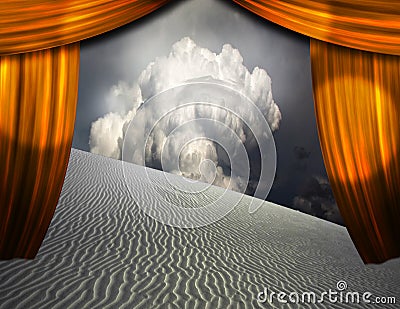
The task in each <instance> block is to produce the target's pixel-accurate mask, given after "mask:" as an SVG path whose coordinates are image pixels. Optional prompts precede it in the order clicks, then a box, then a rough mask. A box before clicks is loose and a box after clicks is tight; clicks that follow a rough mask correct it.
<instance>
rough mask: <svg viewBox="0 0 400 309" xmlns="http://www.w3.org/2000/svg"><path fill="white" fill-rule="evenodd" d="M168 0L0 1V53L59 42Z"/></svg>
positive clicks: (133, 16) (101, 28) (80, 37)
mask: <svg viewBox="0 0 400 309" xmlns="http://www.w3.org/2000/svg"><path fill="white" fill-rule="evenodd" d="M167 2H168V0H155V1H150V0H147V1H146V0H118V1H110V0H56V1H44V0H12V1H7V0H6V1H1V2H0V56H2V55H7V54H14V53H22V52H31V51H35V50H40V49H45V48H50V47H55V46H61V45H64V44H70V43H73V42H79V41H81V40H83V39H86V38H89V37H92V36H95V35H98V34H100V33H104V32H107V31H110V30H112V29H115V28H117V27H120V26H122V25H125V24H127V23H129V22H131V21H133V20H135V19H138V18H140V17H142V16H144V15H146V14H148V13H150V12H152V11H154V10H155V9H157V8H159V7H160V6H162V5H163V4H165V3H167Z"/></svg>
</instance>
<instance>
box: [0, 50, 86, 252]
mask: <svg viewBox="0 0 400 309" xmlns="http://www.w3.org/2000/svg"><path fill="white" fill-rule="evenodd" d="M78 77H79V43H74V44H71V45H66V46H62V47H58V48H54V49H47V50H44V51H40V52H34V53H27V54H21V55H11V56H4V57H1V58H0V102H1V108H0V149H1V151H0V205H1V207H0V257H1V258H3V259H4V258H12V257H26V258H33V257H34V256H35V255H36V252H37V251H38V249H39V247H40V244H41V242H42V239H43V237H44V235H45V233H46V230H47V227H48V225H49V224H50V221H51V218H52V216H53V212H54V209H55V206H56V204H57V200H58V197H59V194H60V191H61V187H62V184H63V180H64V176H65V171H66V167H67V163H68V157H69V152H70V149H71V142H72V135H73V131H74V121H75V108H76V100H77V91H78Z"/></svg>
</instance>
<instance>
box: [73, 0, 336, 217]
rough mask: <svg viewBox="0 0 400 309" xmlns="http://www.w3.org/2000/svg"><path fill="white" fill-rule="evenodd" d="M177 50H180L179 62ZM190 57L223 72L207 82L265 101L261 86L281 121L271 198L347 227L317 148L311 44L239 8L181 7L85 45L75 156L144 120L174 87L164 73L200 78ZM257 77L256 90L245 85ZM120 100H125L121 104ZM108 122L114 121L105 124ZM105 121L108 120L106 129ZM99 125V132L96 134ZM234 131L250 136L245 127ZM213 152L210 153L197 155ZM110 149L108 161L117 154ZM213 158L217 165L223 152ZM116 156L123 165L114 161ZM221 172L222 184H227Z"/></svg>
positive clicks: (195, 2) (202, 1)
mask: <svg viewBox="0 0 400 309" xmlns="http://www.w3.org/2000/svg"><path fill="white" fill-rule="evenodd" d="M171 51H174V53H173V55H172V56H170V55H171ZM181 51H190V52H191V53H192V55H193V57H195V56H196V57H197V55H200V56H199V57H203V58H204V57H205V58H207V57H208V58H207V59H209V60H210V59H211V60H210V61H211V62H212V63H214V64H215V66H214V69H209V68H207V69H204V71H201V72H200V73H199V74H200V75H201V74H202V73H204V72H206V73H209V72H211V73H213V74H214V73H215V74H219V75H218V76H223V77H226V78H231V79H234V80H235V81H240V82H242V81H243V80H242V77H243V76H245V75H246V76H248V77H249V78H248V79H246V81H243V89H241V90H243V93H246V94H247V95H252V93H253V94H254V93H256V91H253V92H251V91H250V90H249V89H250V86H251V85H253V84H254V83H255V85H256V86H255V87H256V89H257V94H254V97H252V99H253V100H254V101H255V102H256V105H257V106H261V105H262V100H264V101H265V102H267V106H268V111H274V113H272V112H270V113H269V115H273V116H271V117H269V118H268V117H267V118H268V119H267V121H268V123H269V125H270V126H271V128H272V131H273V137H274V140H275V146H276V160H277V165H276V175H275V179H274V182H273V185H272V189H271V191H270V193H269V195H268V197H267V198H266V199H267V200H268V201H271V202H275V203H278V204H281V205H284V206H287V207H290V208H294V209H298V210H301V211H303V212H306V213H309V214H312V215H315V216H318V217H321V218H324V219H328V220H330V221H333V222H336V223H340V224H343V221H342V219H341V217H340V214H339V212H338V209H337V206H336V204H335V201H334V198H333V195H332V191H331V189H330V186H329V182H328V179H327V176H326V171H325V168H324V165H323V159H322V155H321V150H320V146H319V141H318V132H317V128H316V122H315V116H314V106H313V95H312V84H311V82H312V79H311V65H310V50H309V39H308V38H307V37H305V36H302V35H300V34H297V33H295V32H293V31H290V30H287V29H285V28H283V27H280V26H278V25H275V24H273V23H271V22H268V21H267V20H265V19H262V18H261V17H258V16H256V15H255V14H252V13H251V12H248V11H246V10H245V9H243V8H241V7H240V6H238V5H236V4H234V3H233V2H232V1H222V0H186V1H174V2H173V3H170V4H168V5H166V6H165V7H163V8H161V9H159V10H157V11H156V12H153V13H151V14H149V15H148V16H146V17H144V18H142V19H140V20H137V21H134V22H132V23H131V24H129V25H126V26H123V27H121V28H119V29H116V30H114V31H111V32H108V33H106V34H103V35H100V36H97V37H95V38H92V39H88V40H85V41H83V42H81V63H80V77H79V95H78V106H77V116H76V124H75V132H74V139H73V147H74V148H78V149H81V150H85V151H90V150H91V147H92V152H96V151H95V148H96V145H97V144H96V136H97V137H100V138H101V137H102V136H103V135H104V134H103V133H102V132H104V125H105V124H106V123H110V122H107V121H110V120H111V118H112V121H113V122H112V123H114V124H118V125H115V126H114V127H111V130H113V129H115V130H120V129H121V128H120V127H119V126H120V124H121V123H123V121H120V118H123V117H126V116H127V115H128V114H129V110H131V109H132V108H133V110H134V111H135V110H136V109H137V108H138V106H139V105H140V102H139V101H141V100H143V99H146V98H149V97H151V96H152V95H154V94H156V92H157V91H160V90H162V89H165V87H167V86H170V85H169V84H170V81H169V80H167V81H166V80H165V79H163V78H162V76H163V75H162V74H164V73H165V72H167V73H168V74H170V75H171V74H172V73H173V72H174V69H175V68H177V67H179V68H180V69H179V70H178V71H177V75H178V73H179V76H180V77H179V78H177V77H176V76H175V77H173V79H177V82H179V81H180V79H183V78H184V77H185V78H186V77H188V78H190V77H197V75H196V74H194V73H193V74H194V75H193V74H192V71H193V70H194V67H192V68H191V67H189V68H185V65H186V64H187V63H186V62H185V61H186V60H182V59H183V58H184V57H183V56H182V55H183V52H181ZM180 53H181V54H182V55H181V56H180ZM213 54H215V55H216V56H217V58H214V55H213ZM203 58H202V59H203ZM196 59H198V58H196ZM232 59H236V60H235V61H233V60H232ZM240 60H241V61H240ZM152 63H153V65H152ZM180 63H181V64H182V65H181V66H180ZM188 63H189V62H188ZM215 67H216V69H215ZM233 67H234V68H235V70H233V69H232V70H230V71H229V72H226V70H225V69H224V68H233ZM256 67H258V68H259V69H256V70H258V71H257V72H258V73H257V72H256V73H257V74H256V73H254V72H255V71H254V68H256ZM160 72H161V73H160ZM171 72H172V73H171ZM221 72H222V73H221ZM237 72H241V75H240V74H237ZM211 73H210V74H211ZM164 75H165V74H164ZM149 76H150V78H149ZM182 76H183V77H182ZM146 78H147V79H146ZM250 78H252V80H253V81H254V83H253V84H251V85H250V84H246V82H247V80H249V79H250ZM154 81H155V82H154ZM268 82H270V84H268ZM151 83H153V84H151ZM262 85H266V86H265V87H266V88H268V87H270V88H268V89H267V90H268V91H269V92H270V93H271V94H272V99H271V98H270V97H268V94H269V92H268V91H264V92H262V89H264V88H262ZM163 87H164V88H163ZM258 90H260V91H258ZM116 93H118V94H119V96H118V99H115V95H116ZM259 93H260V94H259ZM121 94H122V95H121ZM258 94H259V95H258ZM259 102H261V103H259ZM278 111H279V114H280V115H278ZM109 113H113V114H112V115H111V116H106V115H107V114H109ZM107 117H108V118H107ZM118 117H119V118H118ZM99 118H103V120H101V121H98V119H99ZM105 118H107V119H105ZM104 119H105V120H104ZM96 121H97V127H95V129H96V128H97V131H96V130H94V129H93V127H92V124H93V123H96ZM118 121H119V122H118ZM101 125H103V127H101ZM102 128H103V131H102ZM91 129H92V131H91ZM235 130H244V131H246V127H245V126H239V127H238V128H236V129H235ZM91 134H92V136H91ZM96 134H97V135H96ZM90 136H91V137H90ZM246 136H247V135H246ZM90 138H91V145H89V140H90ZM110 138H111V137H110ZM205 143H206V142H205ZM95 144H96V145H95ZM109 144H110V145H114V146H115V145H118V141H117V139H115V140H111V141H109ZM109 144H103V145H109ZM99 145H101V144H100V143H99ZM114 146H113V147H114ZM208 146H210V145H206V144H202V145H201V147H198V149H202V147H203V148H204V149H206V148H207V147H208ZM211 146H212V145H211ZM107 147H108V146H107ZM103 148H104V147H103ZM111 148H112V147H111ZM111 148H110V153H108V155H109V156H113V155H111V153H112V152H113V151H114V150H115V149H111ZM211 149H212V150H211V153H212V154H211V156H213V155H214V157H216V159H215V162H217V163H216V164H217V165H218V160H219V159H218V153H219V150H218V149H216V148H215V147H214V148H213V147H211ZM102 151H103V150H102ZM100 152H101V151H100ZM205 153H206V152H202V153H201V154H200V155H204V156H205ZM257 154H258V152H257V151H254V149H253V150H250V151H249V155H250V157H253V160H251V161H252V162H254V158H256V159H257V158H259V155H257ZM208 155H209V153H208ZM114 156H117V154H115V152H114ZM258 160H259V159H258ZM256 161H257V160H256ZM222 165H223V164H221V169H220V170H221V175H220V176H221V177H222V178H221V177H220V179H222V180H221V181H222V182H223V179H224V177H227V176H226V175H225V174H226V173H225V172H224V166H222ZM256 165H257V162H256ZM238 186H240V183H239V184H238Z"/></svg>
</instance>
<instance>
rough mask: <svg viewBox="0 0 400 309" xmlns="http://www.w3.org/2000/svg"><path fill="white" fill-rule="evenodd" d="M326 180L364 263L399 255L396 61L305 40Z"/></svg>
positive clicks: (399, 79) (399, 88)
mask: <svg viewBox="0 0 400 309" xmlns="http://www.w3.org/2000/svg"><path fill="white" fill-rule="evenodd" d="M311 63H312V75H313V88H314V101H315V112H316V117H317V123H318V130H319V135H320V143H321V148H322V153H323V156H324V161H325V166H326V169H327V172H328V175H329V180H330V183H331V185H332V189H333V191H334V194H335V198H336V201H337V203H338V205H339V208H340V212H341V214H342V216H343V218H344V220H345V222H346V226H347V228H348V230H349V233H350V235H351V237H352V239H353V241H354V243H355V245H356V247H357V249H358V251H359V253H360V255H361V257H362V258H363V260H364V261H365V262H367V263H368V262H383V261H385V260H387V259H390V258H394V257H398V256H400V225H399V223H400V222H399V221H400V104H399V103H400V101H399V100H400V57H399V56H389V55H384V54H376V53H369V52H364V51H359V50H354V49H350V48H345V47H339V46H336V45H332V44H329V43H326V42H321V41H318V40H313V39H312V40H311Z"/></svg>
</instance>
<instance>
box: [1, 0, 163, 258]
mask: <svg viewBox="0 0 400 309" xmlns="http://www.w3.org/2000/svg"><path fill="white" fill-rule="evenodd" d="M167 2H168V0H158V1H148V0H119V1H109V0H92V1H88V0H55V1H44V0H29V1H28V0H13V1H8V0H6V1H1V2H0V74H1V75H0V259H8V258H14V257H23V258H34V257H35V255H36V253H37V251H38V250H39V247H40V245H41V242H42V240H43V238H44V236H45V233H46V230H47V228H48V226H49V224H50V221H51V218H52V216H53V213H54V210H55V207H56V205H57V201H58V198H59V195H60V192H61V188H62V184H63V181H64V176H65V172H66V168H67V164H68V159H69V153H70V150H71V144H72V137H73V129H74V121H75V110H76V101H77V96H78V77H79V41H81V40H83V39H86V38H89V37H92V36H95V35H98V34H101V33H104V32H107V31H110V30H112V29H115V28H118V27H120V26H122V25H124V24H127V23H129V22H131V21H133V20H135V19H138V18H139V17H142V16H144V15H146V14H148V13H150V12H152V11H153V10H155V9H157V8H159V7H160V6H162V5H163V4H165V3H167Z"/></svg>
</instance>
